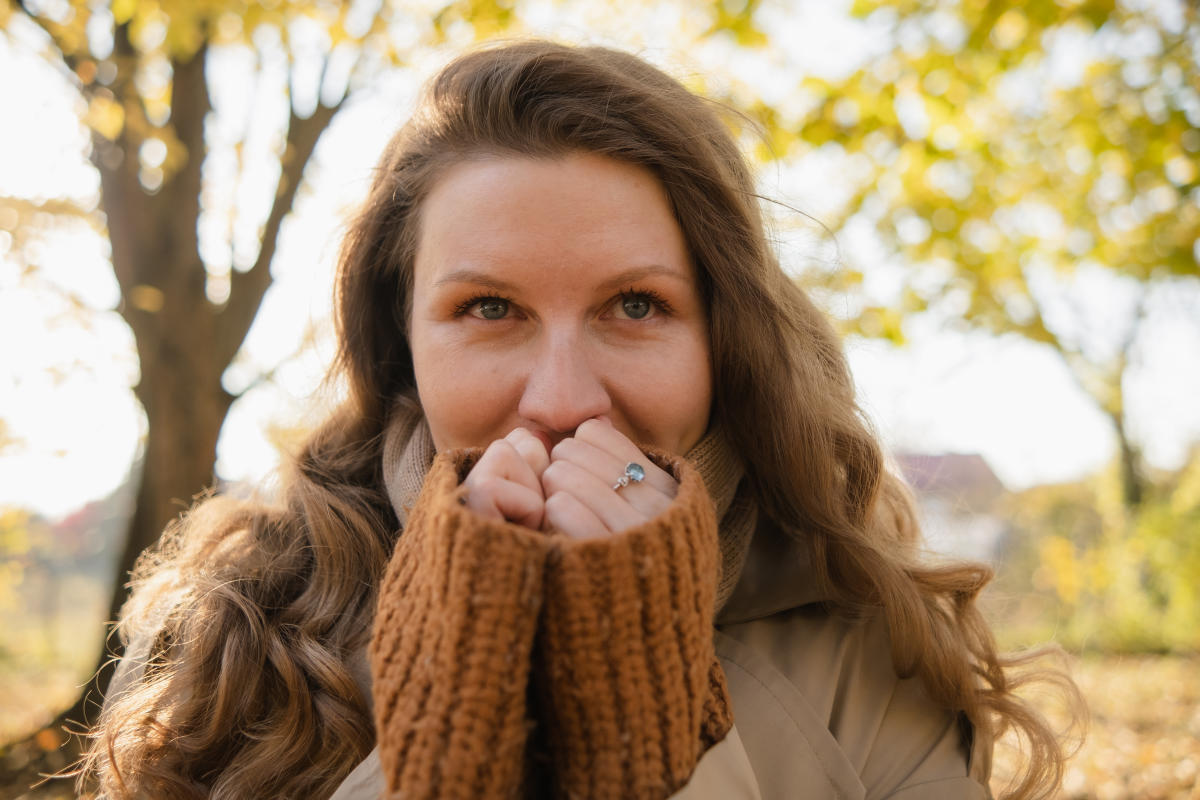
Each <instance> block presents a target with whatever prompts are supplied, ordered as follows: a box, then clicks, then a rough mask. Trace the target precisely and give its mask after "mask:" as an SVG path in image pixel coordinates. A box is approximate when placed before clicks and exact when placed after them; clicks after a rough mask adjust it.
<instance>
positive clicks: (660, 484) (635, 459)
mask: <svg viewBox="0 0 1200 800" xmlns="http://www.w3.org/2000/svg"><path fill="white" fill-rule="evenodd" d="M573 438H575V439H580V440H582V441H584V442H587V443H588V444H591V445H594V446H595V447H598V448H600V449H601V450H604V451H606V452H608V453H611V454H612V455H613V456H614V457H616V458H617V460H618V461H620V462H621V466H620V467H619V468H618V470H617V472H616V473H614V475H613V482H616V480H617V479H618V478H619V477H620V476H621V474H622V473H623V472H624V471H625V465H626V464H629V463H634V464H638V465H640V466H641V467H642V469H643V471H644V472H645V473H646V479H645V481H648V482H649V483H650V485H651V486H654V487H655V488H657V489H658V490H659V491H660V492H662V493H663V494H665V495H667V497H674V496H675V495H676V494H677V493H678V491H679V483H678V481H676V480H675V477H674V476H673V475H671V474H670V473H669V472H667V471H666V470H664V469H662V468H661V467H659V466H658V465H657V464H655V463H654V462H653V461H651V460H650V459H649V458H647V457H646V454H645V453H643V452H642V451H641V450H640V449H639V448H638V446H637V445H636V444H634V443H633V442H632V441H630V439H629V437H627V436H626V435H625V434H623V433H621V432H620V431H619V430H617V429H616V428H615V427H614V426H613V424H612V422H610V421H609V420H608V419H598V418H593V419H589V420H585V421H584V422H582V423H581V424H580V425H579V427H578V428H576V429H575V436H574V437H573ZM560 444H561V442H560ZM610 485H611V484H610Z"/></svg>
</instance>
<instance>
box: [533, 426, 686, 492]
mask: <svg viewBox="0 0 1200 800" xmlns="http://www.w3.org/2000/svg"><path fill="white" fill-rule="evenodd" d="M634 450H635V452H636V453H637V455H636V456H635V457H634V458H633V459H632V462H633V463H636V464H638V465H639V466H640V467H642V469H643V471H644V473H645V478H643V479H642V480H641V481H640V482H638V483H636V484H635V483H633V482H630V483H629V484H628V485H627V486H625V487H624V488H622V489H621V493H622V494H626V493H628V496H629V497H633V498H636V497H639V496H644V495H645V493H646V492H647V491H656V492H657V493H659V494H662V495H664V496H666V497H667V498H668V499H669V498H672V497H674V496H675V494H676V492H677V491H678V488H679V487H678V484H677V483H676V482H675V479H674V478H672V477H671V475H670V474H669V473H667V472H665V471H664V470H662V469H660V468H659V467H658V466H657V465H655V464H654V462H652V461H651V460H650V459H648V458H647V457H646V456H645V454H643V453H642V452H641V451H639V450H637V448H636V447H635V448H634ZM550 460H551V462H554V461H570V462H572V463H575V464H578V465H579V466H581V467H584V468H585V469H587V470H588V471H589V472H591V473H592V474H593V475H595V476H596V477H597V478H599V479H600V480H602V481H605V482H606V483H607V484H608V486H609V488H611V487H612V486H613V485H615V484H616V483H617V481H618V480H619V479H620V478H621V476H622V475H624V474H625V468H626V466H627V465H628V464H629V463H631V459H628V458H620V457H618V456H615V455H613V454H612V453H610V452H609V451H608V450H605V449H602V448H600V447H597V446H596V445H594V444H592V443H591V442H588V441H585V440H583V439H580V438H578V437H571V438H569V439H563V440H562V441H561V442H559V443H558V444H556V445H555V446H554V449H553V450H551V451H550Z"/></svg>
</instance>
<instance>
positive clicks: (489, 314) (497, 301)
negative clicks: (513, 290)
mask: <svg viewBox="0 0 1200 800" xmlns="http://www.w3.org/2000/svg"><path fill="white" fill-rule="evenodd" d="M469 311H470V313H471V314H472V315H473V316H476V317H479V318H480V319H504V318H505V317H507V316H508V301H507V300H504V299H502V298H499V297H484V298H482V299H480V300H476V301H475V302H474V303H473V304H472V306H471V308H470V309H469Z"/></svg>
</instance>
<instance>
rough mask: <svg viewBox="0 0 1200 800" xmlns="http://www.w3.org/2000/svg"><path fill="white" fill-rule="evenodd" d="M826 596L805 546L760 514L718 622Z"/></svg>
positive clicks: (768, 612)
mask: <svg viewBox="0 0 1200 800" xmlns="http://www.w3.org/2000/svg"><path fill="white" fill-rule="evenodd" d="M824 599H825V598H824V597H822V595H821V593H820V592H819V591H818V590H817V585H816V580H815V579H814V576H813V569H812V563H811V560H810V558H809V555H808V552H807V551H806V549H805V548H804V546H803V545H802V544H801V543H800V542H798V541H796V540H795V539H793V538H791V537H789V536H787V535H786V534H784V533H783V532H782V531H781V530H779V528H778V527H777V526H776V525H775V524H774V523H772V522H771V521H770V520H769V519H767V518H766V515H761V514H760V515H759V521H758V529H757V530H756V531H755V532H754V537H753V538H752V539H751V540H750V551H749V553H748V554H747V555H746V562H745V564H744V565H743V566H742V572H741V575H740V577H739V578H738V582H737V585H736V586H735V587H734V588H733V594H731V595H730V597H729V600H728V602H726V603H725V605H724V607H723V608H722V609H721V611H720V612H719V613H718V614H717V618H716V624H717V626H718V627H719V626H722V625H733V624H735V623H738V622H749V621H750V620H754V619H759V618H761V617H769V616H771V615H772V614H777V613H779V612H780V611H787V610H789V609H792V608H798V607H799V606H803V605H808V604H810V603H819V602H821V601H823V600H824Z"/></svg>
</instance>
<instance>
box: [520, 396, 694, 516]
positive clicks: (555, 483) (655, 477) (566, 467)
mask: <svg viewBox="0 0 1200 800" xmlns="http://www.w3.org/2000/svg"><path fill="white" fill-rule="evenodd" d="M630 462H635V463H637V464H640V465H641V466H642V468H643V469H644V470H645V472H646V477H645V479H643V480H642V481H641V482H640V483H630V484H629V485H628V486H624V487H622V488H621V489H620V490H616V491H614V489H613V484H614V483H616V481H617V479H618V478H619V477H620V476H621V474H622V473H623V472H624V471H625V465H626V464H629V463H630ZM541 487H542V490H543V493H544V495H545V498H546V499H545V515H544V519H543V521H542V527H543V528H555V529H557V530H558V531H560V532H562V533H565V534H566V535H567V536H570V537H572V538H575V539H590V538H597V537H602V536H611V535H612V534H614V533H619V532H621V531H623V530H626V529H628V528H632V527H634V526H636V525H640V524H642V523H643V522H646V521H648V520H650V519H652V518H653V517H656V516H658V515H659V514H661V513H662V512H663V511H665V510H666V508H667V506H669V505H670V504H671V500H672V499H674V497H675V494H676V492H678V491H679V485H678V484H677V483H676V482H675V479H674V478H673V477H671V476H670V475H669V474H667V473H666V472H664V471H663V470H662V469H660V468H659V467H658V466H657V465H656V464H655V463H654V462H653V461H651V460H650V459H648V458H646V455H645V454H644V453H643V452H642V451H641V450H639V449H638V447H637V445H635V444H634V443H633V442H631V441H629V439H628V438H627V437H626V436H625V435H624V434H622V433H621V432H620V431H618V430H617V429H616V428H614V427H613V425H612V423H611V422H609V421H608V420H607V419H602V418H601V419H589V420H587V421H585V422H584V423H583V424H581V425H580V426H579V427H578V428H577V429H576V430H575V435H574V436H573V437H571V438H569V439H563V440H562V441H561V442H559V443H558V444H556V445H555V446H554V449H553V450H551V451H550V464H549V466H547V467H544V468H543V469H542V471H541Z"/></svg>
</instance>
